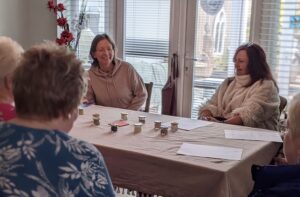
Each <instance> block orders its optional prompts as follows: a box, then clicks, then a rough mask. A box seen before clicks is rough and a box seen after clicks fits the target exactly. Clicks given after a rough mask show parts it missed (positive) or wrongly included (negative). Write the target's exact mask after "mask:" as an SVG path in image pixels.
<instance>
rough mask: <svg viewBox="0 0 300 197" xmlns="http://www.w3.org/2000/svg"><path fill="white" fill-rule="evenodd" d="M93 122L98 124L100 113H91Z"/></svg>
mask: <svg viewBox="0 0 300 197" xmlns="http://www.w3.org/2000/svg"><path fill="white" fill-rule="evenodd" d="M93 122H94V125H96V126H98V125H100V114H93Z"/></svg>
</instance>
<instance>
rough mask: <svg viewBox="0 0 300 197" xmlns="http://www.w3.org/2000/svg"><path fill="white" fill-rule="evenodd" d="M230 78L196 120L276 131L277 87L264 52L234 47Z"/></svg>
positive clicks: (251, 45) (248, 46)
mask: <svg viewBox="0 0 300 197" xmlns="http://www.w3.org/2000/svg"><path fill="white" fill-rule="evenodd" d="M233 61H234V65H235V76H234V77H229V78H227V79H225V80H224V82H223V83H222V84H221V85H220V87H219V88H218V89H217V91H216V93H215V94H214V95H213V97H212V98H211V99H210V100H209V101H208V102H207V103H206V104H205V105H203V106H201V107H200V110H199V119H203V120H209V121H220V120H221V121H222V122H225V123H228V124H236V125H245V126H249V127H257V128H265V129H272V130H278V118H279V104H280V99H279V95H278V87H277V84H276V82H275V80H274V78H273V76H272V73H271V70H270V67H269V65H268V63H267V60H266V55H265V52H264V50H263V49H262V48H261V47H260V46H259V45H258V44H255V43H248V44H244V45H241V46H240V47H238V48H237V50H236V52H235V55H234V57H233Z"/></svg>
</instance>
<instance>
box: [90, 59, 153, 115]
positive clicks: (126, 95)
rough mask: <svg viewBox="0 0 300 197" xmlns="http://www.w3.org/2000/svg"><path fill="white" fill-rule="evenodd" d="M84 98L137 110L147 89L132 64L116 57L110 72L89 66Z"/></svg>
mask: <svg viewBox="0 0 300 197" xmlns="http://www.w3.org/2000/svg"><path fill="white" fill-rule="evenodd" d="M86 99H87V100H88V102H89V103H95V104H96V105H103V106H110V107H117V108H123V109H131V110H139V109H140V108H141V107H142V105H143V104H144V102H145V101H146V99H147V90H146V88H145V85H144V82H143V80H142V78H141V77H140V75H139V74H138V73H137V71H136V70H135V69H134V68H133V66H132V65H130V64H129V63H127V62H124V61H121V60H119V59H117V60H116V64H115V66H114V69H113V71H112V73H106V72H103V71H102V70H101V69H100V68H99V67H98V66H91V68H90V70H89V83H88V91H87V95H86Z"/></svg>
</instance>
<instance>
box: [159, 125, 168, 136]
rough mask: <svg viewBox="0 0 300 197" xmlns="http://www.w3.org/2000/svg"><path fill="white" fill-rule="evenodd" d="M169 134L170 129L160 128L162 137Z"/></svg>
mask: <svg viewBox="0 0 300 197" xmlns="http://www.w3.org/2000/svg"><path fill="white" fill-rule="evenodd" d="M167 134H168V127H167V126H161V127H160V135H161V136H165V135H167Z"/></svg>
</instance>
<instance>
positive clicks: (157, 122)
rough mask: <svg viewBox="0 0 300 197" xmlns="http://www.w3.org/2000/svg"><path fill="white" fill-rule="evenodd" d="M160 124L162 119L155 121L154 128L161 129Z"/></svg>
mask: <svg viewBox="0 0 300 197" xmlns="http://www.w3.org/2000/svg"><path fill="white" fill-rule="evenodd" d="M160 126H161V121H160V120H156V121H154V129H155V130H158V129H160Z"/></svg>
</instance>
